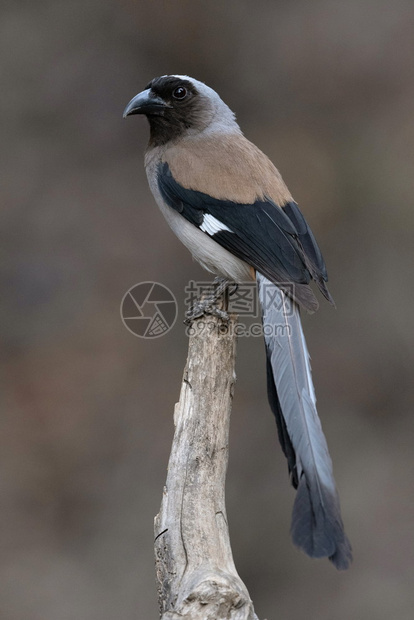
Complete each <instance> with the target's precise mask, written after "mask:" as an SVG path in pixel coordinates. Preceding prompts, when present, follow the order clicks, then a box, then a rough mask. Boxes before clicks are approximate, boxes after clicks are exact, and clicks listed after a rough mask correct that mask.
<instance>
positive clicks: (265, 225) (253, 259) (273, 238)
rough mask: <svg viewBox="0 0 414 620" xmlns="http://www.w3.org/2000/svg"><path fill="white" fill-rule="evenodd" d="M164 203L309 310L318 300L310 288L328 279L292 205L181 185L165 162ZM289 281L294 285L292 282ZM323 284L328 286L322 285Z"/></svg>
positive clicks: (160, 176) (160, 170) (161, 184)
mask: <svg viewBox="0 0 414 620" xmlns="http://www.w3.org/2000/svg"><path fill="white" fill-rule="evenodd" d="M157 177H158V187H159V190H160V192H161V195H162V197H163V199H164V200H165V202H166V203H167V204H168V205H169V206H170V207H171V208H173V209H175V210H176V211H178V212H179V213H181V215H182V216H183V217H184V218H185V219H187V220H188V221H189V222H191V223H192V224H194V226H196V227H197V228H199V229H200V230H202V231H203V232H204V233H205V234H207V235H208V236H209V237H211V238H212V239H214V241H216V242H217V243H218V244H220V245H221V246H222V247H224V248H225V249H226V250H228V251H229V252H231V253H232V254H234V255H235V256H237V257H238V258H240V259H242V260H244V261H246V262H247V263H248V264H250V265H252V267H254V268H255V269H257V270H258V271H260V272H261V273H262V274H263V275H265V276H266V277H268V278H269V279H270V280H271V281H272V282H275V283H277V284H278V285H280V286H281V287H282V288H284V289H285V290H287V292H288V293H289V294H290V295H292V296H293V297H294V298H296V299H297V300H298V301H299V302H300V303H301V304H302V305H303V306H305V307H306V308H307V309H308V310H311V311H313V310H316V309H317V307H318V302H317V301H316V298H315V296H314V295H313V292H312V290H311V288H310V287H309V286H307V285H308V284H309V282H310V280H311V278H313V279H315V280H316V281H317V282H318V284H319V280H320V281H322V282H325V281H326V268H325V264H324V262H323V258H322V255H321V252H320V250H319V248H318V246H317V244H316V241H315V240H314V237H313V235H312V233H311V231H310V229H309V227H308V225H307V224H306V221H305V219H304V217H303V216H302V214H301V212H300V211H299V208H298V207H297V205H296V203H294V202H293V201H291V202H288V203H287V204H286V205H284V207H283V208H281V207H280V206H278V205H277V204H275V202H274V201H272V200H271V199H270V198H266V197H265V198H263V199H257V200H256V201H254V202H252V203H250V204H245V203H238V202H233V201H231V200H223V199H219V198H214V197H212V196H210V195H209V194H206V193H204V192H199V191H196V190H194V189H188V188H185V187H183V185H181V184H180V183H178V182H177V181H176V179H175V178H174V176H173V174H172V172H171V170H170V167H169V165H168V163H167V162H162V163H160V164H159V166H158V171H157ZM292 285H293V286H292ZM325 288H326V287H325Z"/></svg>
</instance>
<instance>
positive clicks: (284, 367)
mask: <svg viewBox="0 0 414 620" xmlns="http://www.w3.org/2000/svg"><path fill="white" fill-rule="evenodd" d="M257 280H258V285H259V298H260V303H261V306H262V313H263V328H264V334H265V343H266V352H267V370H268V372H267V380H268V396H269V402H270V406H271V408H272V410H273V412H274V414H275V416H276V422H277V427H278V433H279V439H280V443H281V445H282V448H283V451H284V453H285V455H286V458H287V460H288V467H289V472H290V474H291V478H292V484H293V486H294V487H295V488H297V494H296V498H295V503H294V506H293V514H292V525H291V534H292V539H293V542H294V543H295V545H297V546H298V547H300V548H301V549H302V550H303V551H305V553H307V554H308V555H309V556H311V557H313V558H321V557H328V558H329V559H330V560H331V562H332V563H333V564H334V565H335V566H336V568H338V569H346V568H348V566H349V564H350V562H351V560H352V551H351V545H350V543H349V540H348V538H347V536H346V534H345V532H344V526H343V523H342V518H341V511H340V505H339V497H338V493H337V490H336V486H335V480H334V477H333V472H332V462H331V458H330V456H329V452H328V446H327V444H326V439H325V436H324V434H323V431H322V427H321V423H320V420H319V418H318V414H317V411H316V398H315V391H314V388H313V383H312V376H311V368H310V362H309V353H308V350H307V347H306V342H305V338H304V335H303V331H302V325H301V321H300V315H299V309H298V306H297V304H296V303H295V302H294V301H292V300H291V299H290V298H289V297H288V296H287V295H286V294H285V293H284V292H283V291H282V290H281V289H280V288H278V287H277V286H276V285H275V284H273V283H272V282H270V281H269V280H268V279H267V278H265V277H264V276H262V275H261V274H260V273H257Z"/></svg>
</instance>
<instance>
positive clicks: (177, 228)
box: [123, 75, 352, 570]
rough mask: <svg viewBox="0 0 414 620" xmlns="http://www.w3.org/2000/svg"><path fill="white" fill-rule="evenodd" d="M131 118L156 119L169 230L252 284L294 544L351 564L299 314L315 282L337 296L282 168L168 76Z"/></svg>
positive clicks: (203, 258)
mask: <svg viewBox="0 0 414 620" xmlns="http://www.w3.org/2000/svg"><path fill="white" fill-rule="evenodd" d="M135 114H141V115H144V116H146V118H147V119H148V121H149V127H150V138H149V142H148V146H147V148H146V151H145V169H146V174H147V178H148V183H149V187H150V189H151V192H152V194H153V196H154V198H155V201H156V203H157V204H158V206H159V208H160V210H161V212H162V213H163V215H164V216H165V219H166V220H167V222H168V224H169V225H170V227H171V229H172V230H173V232H174V233H175V234H176V235H177V237H178V238H179V239H180V240H181V242H182V243H183V244H184V245H185V246H186V247H187V248H188V249H189V250H190V252H191V254H192V255H193V257H194V258H195V259H196V260H197V261H198V262H199V263H200V264H201V265H202V266H203V267H204V268H205V269H206V270H207V271H209V272H211V273H212V274H214V275H215V276H217V278H218V280H217V281H218V282H221V283H222V284H223V283H224V286H226V285H227V284H229V283H235V284H236V285H237V284H241V283H245V282H254V281H255V282H257V287H258V297H259V300H260V305H261V314H262V322H263V334H264V340H265V349H266V368H267V372H266V374H267V395H268V400H269V404H270V407H271V409H272V411H273V413H274V415H275V418H276V424H277V431H278V436H279V441H280V444H281V447H282V450H283V452H284V454H285V456H286V459H287V464H288V471H289V475H290V480H291V483H292V485H293V487H294V488H295V489H296V496H295V500H294V505H293V511H292V520H291V528H290V532H291V536H292V540H293V543H294V544H295V545H296V546H297V547H299V548H300V549H301V550H302V551H304V552H305V553H306V554H307V555H308V556H310V557H312V558H329V560H330V561H331V562H332V564H333V565H334V566H335V567H336V568H337V569H339V570H343V569H347V568H348V567H349V565H350V563H351V561H352V548H351V544H350V542H349V539H348V537H347V535H346V534H345V530H344V525H343V521H342V516H341V508H340V502H339V495H338V492H337V488H336V484H335V479H334V475H333V469H332V461H331V458H330V455H329V451H328V446H327V442H326V439H325V436H324V433H323V431H322V427H321V423H320V420H319V417H318V413H317V409H316V397H315V390H314V387H313V382H312V375H311V367H310V358H309V353H308V349H307V345H306V342H305V338H304V333H303V329H302V325H301V318H300V311H301V308H302V309H304V310H305V311H307V312H310V313H312V312H314V311H315V310H317V308H318V305H319V304H318V301H317V299H316V296H315V294H314V292H313V290H312V288H311V286H310V282H311V281H312V280H313V281H314V282H315V283H316V285H317V287H318V288H319V290H320V292H321V293H322V295H323V296H324V297H325V298H326V299H327V300H328V301H329V302H330V303H332V304H333V303H334V302H333V299H332V296H331V295H330V293H329V291H328V288H327V284H326V283H327V281H328V276H327V271H326V266H325V262H324V259H323V257H322V253H321V250H320V249H319V246H318V244H317V242H316V240H315V237H314V235H313V233H312V231H311V229H310V227H309V225H308V224H307V222H306V220H305V218H304V216H303V215H302V213H301V211H300V210H299V207H298V205H297V203H296V202H295V201H294V199H293V198H292V195H291V194H290V192H289V190H288V188H287V186H286V185H285V183H284V181H283V179H282V177H281V175H280V173H279V171H278V170H277V168H276V167H275V166H274V165H273V163H272V162H271V161H270V159H269V158H268V157H267V156H266V155H265V154H264V153H263V152H262V151H261V150H260V149H259V148H258V147H257V146H255V145H254V144H253V143H252V142H250V141H249V140H248V139H247V138H246V137H245V136H244V134H243V133H242V130H241V129H240V127H239V125H238V123H237V120H236V116H235V114H234V113H233V112H232V110H231V109H230V108H229V107H228V106H227V104H226V103H225V102H224V101H223V100H222V99H221V98H220V96H219V95H218V93H217V92H216V91H215V90H213V89H212V88H210V87H209V86H207V85H206V84H204V83H203V82H201V81H199V80H196V79H194V78H191V77H189V76H186V75H163V76H161V77H157V78H154V79H153V80H151V81H150V82H149V84H148V85H147V86H146V87H145V89H144V90H143V91H142V92H140V93H138V94H137V95H136V96H134V97H133V98H132V99H131V101H130V102H129V103H128V104H127V106H126V108H125V110H124V114H123V116H124V118H126V117H128V116H131V115H135ZM220 290H223V287H222V288H221V289H220ZM206 310H207V308H206ZM207 311H208V310H207ZM281 326H282V327H283V328H284V329H282V330H281V329H280V327H281Z"/></svg>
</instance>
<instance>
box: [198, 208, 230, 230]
mask: <svg viewBox="0 0 414 620" xmlns="http://www.w3.org/2000/svg"><path fill="white" fill-rule="evenodd" d="M200 230H202V231H203V232H205V233H207V234H208V235H215V234H216V233H218V232H221V231H223V230H228V231H229V232H233V231H232V230H230V228H228V226H226V225H225V224H223V223H222V222H220V221H219V220H218V219H216V218H215V217H214V216H213V215H210V213H206V214H205V215H204V217H203V223H202V224H201V226H200Z"/></svg>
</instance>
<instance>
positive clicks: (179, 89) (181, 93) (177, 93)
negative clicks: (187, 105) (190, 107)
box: [173, 86, 187, 99]
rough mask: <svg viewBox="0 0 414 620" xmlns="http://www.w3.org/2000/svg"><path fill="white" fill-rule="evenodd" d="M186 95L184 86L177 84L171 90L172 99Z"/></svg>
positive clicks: (182, 97)
mask: <svg viewBox="0 0 414 620" xmlns="http://www.w3.org/2000/svg"><path fill="white" fill-rule="evenodd" d="M186 96H187V89H186V88H184V86H177V88H176V89H175V90H174V91H173V97H174V99H184V98H185V97H186Z"/></svg>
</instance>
